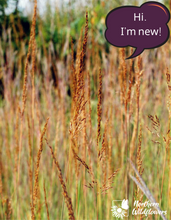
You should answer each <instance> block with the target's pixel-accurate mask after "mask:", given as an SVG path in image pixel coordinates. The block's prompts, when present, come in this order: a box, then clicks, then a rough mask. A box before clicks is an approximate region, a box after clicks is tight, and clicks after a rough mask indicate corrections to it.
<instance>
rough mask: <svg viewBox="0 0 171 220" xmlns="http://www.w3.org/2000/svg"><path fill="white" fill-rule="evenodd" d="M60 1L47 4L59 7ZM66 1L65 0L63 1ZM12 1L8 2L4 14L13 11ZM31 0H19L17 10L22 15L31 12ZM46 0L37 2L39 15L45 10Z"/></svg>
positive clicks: (52, 0)
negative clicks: (21, 12)
mask: <svg viewBox="0 0 171 220" xmlns="http://www.w3.org/2000/svg"><path fill="white" fill-rule="evenodd" d="M61 1H62V0H48V3H50V4H51V5H56V4H58V5H60V3H61ZM65 1H66V0H65ZM12 2H13V0H9V7H8V8H7V9H6V13H11V12H13V11H14V4H13V3H12ZM33 2H34V1H33V0H19V4H18V8H19V9H20V10H22V11H23V12H24V14H28V13H31V12H32V10H33ZM46 2H47V0H37V3H38V10H39V12H40V14H43V12H44V10H45V8H46Z"/></svg>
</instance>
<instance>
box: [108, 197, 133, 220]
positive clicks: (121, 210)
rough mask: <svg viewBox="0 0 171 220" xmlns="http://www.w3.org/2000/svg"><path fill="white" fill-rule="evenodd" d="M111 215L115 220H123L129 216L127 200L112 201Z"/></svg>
mask: <svg viewBox="0 0 171 220" xmlns="http://www.w3.org/2000/svg"><path fill="white" fill-rule="evenodd" d="M111 211H112V215H113V216H114V217H116V218H120V219H123V218H124V217H128V216H129V206H128V200H125V199H124V200H113V201H112V209H111Z"/></svg>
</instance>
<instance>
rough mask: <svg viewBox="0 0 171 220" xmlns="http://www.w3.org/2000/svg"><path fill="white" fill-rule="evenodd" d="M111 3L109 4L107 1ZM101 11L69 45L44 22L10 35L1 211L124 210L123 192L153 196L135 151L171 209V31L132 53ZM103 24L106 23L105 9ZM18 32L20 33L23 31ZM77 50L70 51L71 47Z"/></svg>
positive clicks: (103, 213) (62, 214)
mask: <svg viewBox="0 0 171 220" xmlns="http://www.w3.org/2000/svg"><path fill="white" fill-rule="evenodd" d="M102 6H103V5H102ZM92 14H93V13H91V11H89V10H88V11H87V13H86V14H85V15H83V18H84V19H83V21H84V24H83V26H82V29H81V32H80V33H79V38H78V39H76V40H75V39H74V40H73V39H72V38H71V37H70V35H69V34H68V35H67V36H66V38H65V42H64V43H63V49H62V50H61V53H62V55H60V56H57V54H56V50H57V49H58V48H55V45H54V43H53V41H50V43H49V44H48V45H47V44H45V43H44V38H43V35H42V29H41V24H39V26H38V36H39V38H40V39H41V40H40V42H41V43H40V42H39V43H38V41H37V38H36V36H37V33H36V31H35V27H36V19H38V18H36V17H37V15H36V3H35V6H34V11H33V19H32V26H31V32H30V37H29V43H27V41H25V40H24V39H23V40H21V42H19V43H20V50H16V49H15V48H14V46H13V44H12V42H11V32H10V29H7V30H5V29H4V30H3V37H2V38H1V39H0V79H1V82H2V83H3V84H2V85H1V87H2V88H3V89H1V91H2V90H3V92H2V93H3V95H2V96H1V100H0V219H2V220H3V219H14V220H16V219H17V220H19V219H21V220H24V219H41V220H43V219H50V220H54V219H80V220H82V219H91V220H94V219H99V220H102V219H103V220H104V219H108V220H111V219H116V218H115V217H113V216H112V212H111V207H112V201H113V200H123V199H128V201H129V217H128V219H155V220H156V219H162V217H161V216H160V215H148V216H145V215H137V216H133V215H132V214H131V213H132V210H133V208H134V206H133V203H134V201H135V200H138V201H140V202H145V201H149V199H148V198H147V197H146V195H145V194H144V193H143V192H142V191H141V189H140V188H139V187H138V186H137V184H135V183H134V181H133V179H132V178H131V177H130V176H131V175H132V176H134V177H135V178H136V179H137V181H138V183H139V182H140V178H139V177H138V176H137V175H136V174H135V172H134V170H133V168H132V166H131V163H130V162H129V160H128V158H129V159H131V161H132V163H133V164H134V165H135V167H136V169H137V170H138V172H139V174H140V176H141V178H142V179H143V180H144V182H145V183H146V185H147V187H148V189H149V190H150V192H151V194H152V195H153V197H154V198H155V200H156V202H157V203H159V206H160V209H161V210H162V211H167V214H166V218H167V219H171V150H170V147H171V144H170V140H171V135H170V133H171V131H170V129H171V125H170V122H171V82H170V80H171V79H170V78H171V77H170V68H171V66H170V52H171V44H170V39H169V41H168V42H167V43H166V44H164V45H163V46H161V47H159V48H156V49H152V50H145V51H144V52H143V53H142V54H141V55H140V56H138V57H137V58H134V59H130V60H126V57H128V55H130V54H132V52H133V48H130V47H128V48H116V47H114V46H111V45H109V44H107V45H106V43H105V44H101V43H99V42H98V39H97V37H98V36H97V32H96V28H95V27H94V28H93V24H94V20H93V19H92ZM101 24H102V25H103V30H105V24H104V21H103V19H102V21H101ZM17 39H18V38H17V35H16V41H17ZM66 51H67V52H66Z"/></svg>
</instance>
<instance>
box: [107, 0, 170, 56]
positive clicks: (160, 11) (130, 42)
mask: <svg viewBox="0 0 171 220" xmlns="http://www.w3.org/2000/svg"><path fill="white" fill-rule="evenodd" d="M169 20H170V12H169V10H168V9H167V8H166V7H165V6H164V5H163V4H161V3H158V2H152V1H150V2H147V3H144V4H142V5H141V6H140V7H137V6H122V7H119V8H115V9H113V10H112V11H110V12H109V13H108V15H107V17H106V27H107V29H106V31H105V38H106V40H107V41H108V42H109V43H110V44H112V45H113V46H116V47H127V46H131V47H135V48H136V49H135V51H134V53H133V54H132V55H131V56H130V57H128V58H127V59H130V58H134V57H136V56H138V55H140V54H141V53H142V52H143V51H144V50H145V49H152V48H156V47H159V46H161V45H163V44H165V43H166V41H167V40H168V39H169V35H170V32H169V28H168V26H167V23H168V22H169Z"/></svg>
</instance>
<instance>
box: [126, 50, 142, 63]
mask: <svg viewBox="0 0 171 220" xmlns="http://www.w3.org/2000/svg"><path fill="white" fill-rule="evenodd" d="M143 51H144V48H143V49H142V48H140V47H137V48H136V49H135V51H134V53H133V54H132V55H131V56H130V57H128V58H126V60H129V59H132V58H135V57H137V56H138V55H140V54H141V53H142V52H143Z"/></svg>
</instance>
